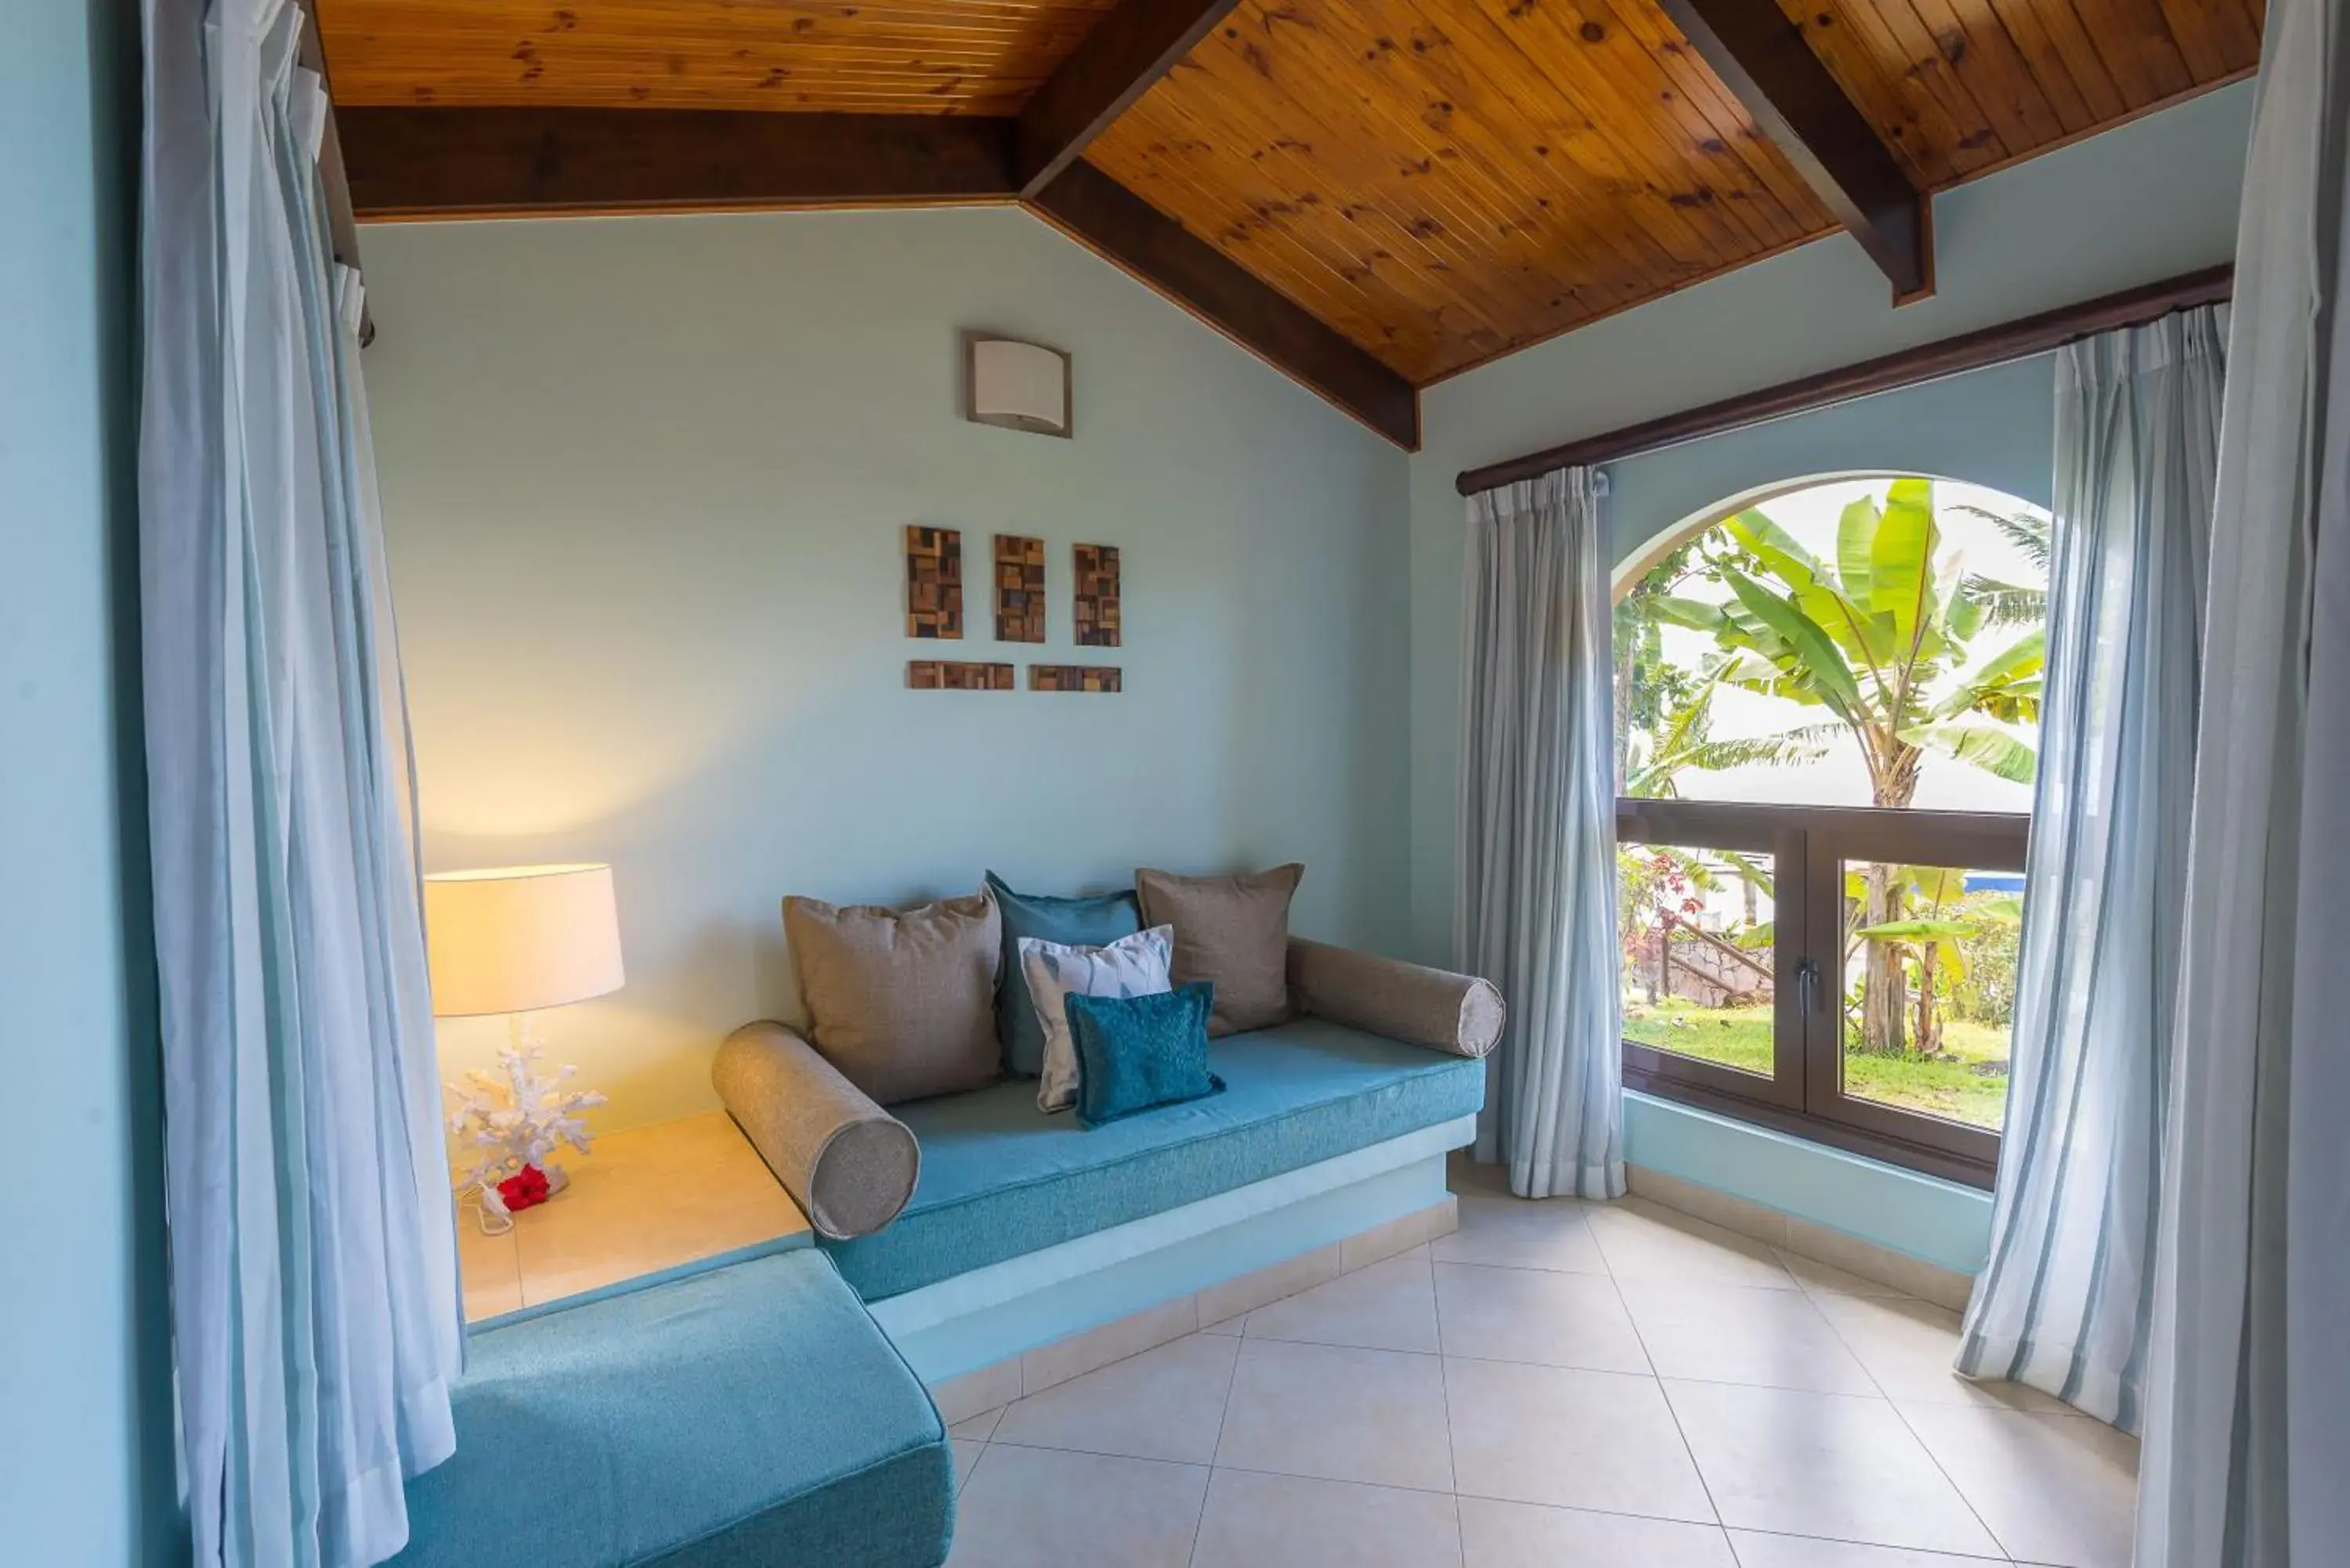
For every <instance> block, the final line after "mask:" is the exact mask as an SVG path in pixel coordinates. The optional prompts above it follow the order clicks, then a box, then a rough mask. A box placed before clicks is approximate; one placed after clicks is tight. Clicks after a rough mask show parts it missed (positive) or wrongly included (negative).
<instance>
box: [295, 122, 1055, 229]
mask: <svg viewBox="0 0 2350 1568" xmlns="http://www.w3.org/2000/svg"><path fill="white" fill-rule="evenodd" d="M338 119H339V121H340V126H341V131H342V147H343V161H344V165H345V168H346V169H347V171H348V177H349V181H350V191H351V204H352V207H353V209H354V210H355V211H356V212H357V213H358V215H359V217H361V218H369V219H384V218H455V217H494V216H517V217H518V216H525V215H536V214H549V213H656V212H691V211H704V210H709V209H713V208H726V209H731V210H735V211H746V210H756V209H760V208H767V207H795V206H826V205H853V204H856V203H859V202H967V201H983V200H988V199H996V200H1006V201H1008V200H1010V199H1011V198H1013V197H1014V195H1015V194H1016V193H1017V191H1018V187H1017V186H1016V185H1014V182H1013V179H1012V122H1011V121H1010V120H1008V119H980V118H976V117H969V116H962V115H866V114H769V113H760V112H756V111H745V110H739V109H456V108H448V109H443V108H432V109H407V108H378V109H368V108H359V107H352V108H346V109H340V110H338Z"/></svg>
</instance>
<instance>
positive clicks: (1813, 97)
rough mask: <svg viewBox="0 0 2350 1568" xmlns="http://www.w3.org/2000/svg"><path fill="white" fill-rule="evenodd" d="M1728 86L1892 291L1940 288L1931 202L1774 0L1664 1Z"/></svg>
mask: <svg viewBox="0 0 2350 1568" xmlns="http://www.w3.org/2000/svg"><path fill="white" fill-rule="evenodd" d="M1660 4H1661V5H1663V7H1664V10H1665V14H1666V15H1667V16H1670V17H1671V18H1672V20H1673V24H1674V26H1678V27H1679V29H1680V30H1681V32H1682V33H1683V34H1684V35H1686V36H1688V38H1689V41H1690V44H1691V45H1692V46H1694V47H1695V48H1696V49H1697V52H1698V54H1699V56H1700V57H1702V58H1703V59H1704V61H1705V63H1706V64H1707V65H1708V66H1711V67H1712V68H1713V73H1714V75H1716V76H1718V77H1720V78H1721V80H1722V85H1724V86H1725V87H1727V88H1730V90H1731V93H1733V94H1734V95H1736V97H1737V99H1738V101H1739V102H1741V103H1742V104H1744V105H1745V106H1746V110H1747V112H1748V113H1749V114H1752V116H1753V117H1754V119H1755V121H1756V123H1757V124H1759V125H1761V126H1762V128H1763V134H1764V135H1766V136H1768V137H1770V139H1771V140H1773V142H1775V143H1777V144H1778V148H1779V151H1781V152H1783V153H1784V154H1786V157H1787V161H1789V162H1790V163H1793V164H1794V166H1795V171H1796V172H1797V173H1799V174H1801V175H1802V176H1803V177H1804V182H1805V183H1806V184H1808V185H1810V186H1811V188H1812V190H1813V192H1814V194H1816V195H1817V196H1818V197H1819V199H1820V202H1821V203H1822V204H1823V205H1824V206H1825V207H1826V208H1827V209H1828V211H1829V212H1831V213H1835V217H1836V221H1837V222H1838V223H1842V224H1843V225H1844V226H1845V228H1846V230H1848V231H1850V233H1851V234H1852V236H1853V238H1855V239H1856V240H1858V241H1859V242H1860V245H1861V249H1863V250H1865V251H1866V252H1867V253H1868V257H1869V259H1870V260H1871V261H1873V262H1875V263H1876V264H1877V268H1878V270H1880V271H1882V272H1883V273H1884V274H1885V275H1886V277H1887V279H1888V280H1890V282H1891V283H1892V285H1893V299H1894V303H1895V304H1897V305H1898V304H1900V303H1902V302H1903V301H1905V300H1910V299H1918V298H1922V297H1923V296H1927V295H1929V294H1931V293H1933V291H1934V244H1933V223H1932V217H1931V213H1930V211H1929V200H1930V198H1929V197H1928V196H1927V195H1926V194H1925V193H1924V192H1920V191H1918V189H1917V188H1916V187H1914V186H1912V185H1911V184H1910V183H1909V177H1908V175H1906V174H1904V173H1903V172H1902V171H1901V165H1900V164H1899V163H1898V162H1896V161H1894V158H1893V154H1892V153H1890V152H1888V151H1886V148H1885V143H1884V142H1883V141H1882V140H1878V138H1877V131H1876V129H1875V128H1874V127H1873V126H1871V125H1870V124H1869V122H1868V118H1867V116H1866V115H1864V114H1862V113H1861V111H1860V110H1859V109H1858V108H1856V106H1855V105H1854V103H1853V101H1852V100H1851V99H1848V98H1846V96H1845V93H1844V89H1843V88H1840V87H1838V86H1837V85H1836V80H1835V78H1834V77H1833V76H1831V75H1829V74H1828V68H1827V67H1825V66H1824V65H1822V64H1821V63H1820V59H1819V57H1818V56H1816V55H1814V54H1813V53H1812V48H1811V46H1810V45H1809V44H1806V43H1805V42H1804V36H1803V33H1802V32H1801V30H1799V29H1798V28H1797V27H1796V26H1795V25H1794V23H1793V22H1790V21H1789V20H1787V16H1786V13H1784V12H1783V11H1782V10H1780V9H1779V6H1778V3H1777V0H1660Z"/></svg>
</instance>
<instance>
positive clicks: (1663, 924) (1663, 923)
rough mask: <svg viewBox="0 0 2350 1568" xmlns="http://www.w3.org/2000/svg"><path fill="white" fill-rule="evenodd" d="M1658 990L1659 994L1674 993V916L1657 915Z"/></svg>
mask: <svg viewBox="0 0 2350 1568" xmlns="http://www.w3.org/2000/svg"><path fill="white" fill-rule="evenodd" d="M1657 991H1658V992H1659V995H1662V996H1670V995H1672V993H1673V918H1672V917H1671V916H1670V915H1659V916H1658V917H1657Z"/></svg>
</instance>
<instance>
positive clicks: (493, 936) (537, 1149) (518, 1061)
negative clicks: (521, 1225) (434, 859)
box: [424, 866, 626, 1225]
mask: <svg viewBox="0 0 2350 1568" xmlns="http://www.w3.org/2000/svg"><path fill="white" fill-rule="evenodd" d="M424 929H425V941H426V947H427V950H428V953H429V956H430V959H431V962H432V1011H433V1012H434V1014H435V1015H436V1016H439V1017H442V1018H465V1017H475V1016H479V1015H482V1014H487V1013H504V1014H505V1016H506V1028H507V1033H508V1038H509V1041H510V1044H509V1046H508V1049H507V1050H506V1052H505V1053H504V1063H505V1069H506V1082H505V1083H504V1084H503V1085H501V1084H499V1083H498V1082H497V1080H495V1079H494V1078H491V1077H489V1076H488V1075H484V1074H473V1075H471V1077H472V1078H473V1081H474V1083H475V1085H476V1088H477V1093H476V1094H475V1096H473V1101H474V1102H475V1103H473V1104H472V1105H470V1106H469V1107H468V1109H467V1110H466V1111H464V1112H461V1113H460V1114H459V1116H456V1117H454V1118H452V1131H457V1132H461V1133H463V1132H470V1133H471V1134H472V1135H473V1137H472V1141H473V1143H474V1144H475V1145H477V1146H478V1147H479V1149H480V1152H481V1161H480V1163H478V1164H477V1165H476V1167H475V1169H474V1171H473V1173H471V1174H470V1175H469V1176H468V1178H467V1181H468V1183H469V1184H470V1185H472V1186H476V1187H479V1188H481V1189H483V1191H484V1194H485V1195H487V1194H491V1193H494V1192H495V1191H496V1189H497V1178H498V1177H499V1176H501V1175H503V1174H504V1173H505V1172H507V1171H513V1172H515V1174H516V1175H518V1176H522V1177H525V1178H527V1179H531V1180H533V1181H536V1182H539V1183H540V1185H539V1187H538V1188H537V1189H536V1191H535V1192H534V1193H532V1195H531V1196H530V1197H529V1199H528V1201H532V1202H536V1201H538V1200H540V1199H543V1198H544V1197H546V1195H547V1194H548V1193H549V1192H556V1191H561V1190H562V1188H563V1173H562V1172H561V1170H560V1169H558V1168H555V1167H553V1166H551V1165H548V1164H547V1163H546V1156H547V1154H548V1153H549V1152H550V1151H552V1150H553V1149H554V1148H555V1147H556V1146H557V1145H559V1144H569V1145H571V1146H572V1147H575V1148H577V1149H580V1150H581V1151H583V1152H584V1151H585V1150H586V1148H587V1137H586V1128H585V1127H583V1126H582V1124H581V1123H580V1122H579V1119H578V1115H577V1113H578V1112H579V1111H581V1110H584V1109H587V1108H588V1107H590V1106H598V1105H601V1104H602V1103H603V1101H604V1096H601V1095H598V1094H592V1093H587V1092H585V1091H580V1090H567V1089H564V1088H563V1087H562V1086H561V1085H562V1080H563V1079H565V1078H567V1077H569V1076H570V1075H571V1071H572V1070H571V1069H570V1068H568V1067H567V1068H564V1069H563V1070H562V1072H561V1073H560V1074H558V1075H556V1079H555V1080H554V1081H553V1082H548V1081H546V1080H543V1079H541V1078H540V1077H539V1076H538V1074H537V1071H536V1065H535V1062H536V1057H537V1055H538V1043H537V1040H536V1037H535V1033H534V1030H533V1026H532V1020H533V1017H534V1015H535V1014H536V1013H538V1012H541V1011H543V1010H544V1009H546V1008H550V1007H562V1006H565V1005H567V1004H568V1003H571V1002H585V1001H587V999H588V998H590V997H595V996H602V995H604V994H606V993H607V992H614V991H618V990H619V989H620V985H621V982H622V981H623V980H625V978H626V976H625V974H624V973H623V971H622V970H621V967H620V919H619V909H618V907H617V906H616V905H615V903H614V901H613V898H612V868H611V867H609V866H508V867H499V868H497V869H494V870H487V871H446V872H442V873H440V874H438V875H436V876H432V877H426V878H424ZM500 1090H503V1091H504V1096H505V1097H506V1098H507V1099H508V1100H509V1101H510V1102H511V1106H510V1107H509V1108H508V1109H505V1110H503V1111H501V1110H499V1109H498V1108H497V1107H496V1106H495V1103H494V1099H493V1098H489V1097H486V1096H494V1095H495V1094H496V1093H497V1092H498V1091H500ZM469 1118H470V1119H469ZM474 1123H478V1124H479V1125H478V1126H476V1125H473V1124H474ZM534 1172H536V1175H535V1176H534V1175H533V1173H534ZM509 1196H511V1194H510V1195H509ZM493 1201H494V1199H493ZM487 1218H488V1217H487V1216H486V1215H485V1217H484V1220H485V1225H486V1221H487Z"/></svg>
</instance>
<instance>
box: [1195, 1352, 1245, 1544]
mask: <svg viewBox="0 0 2350 1568" xmlns="http://www.w3.org/2000/svg"><path fill="white" fill-rule="evenodd" d="M1243 1316H1245V1314H1243ZM1241 1326H1242V1328H1243V1330H1245V1329H1246V1328H1247V1326H1248V1325H1247V1324H1246V1323H1245V1322H1243V1324H1242V1325H1241ZM1247 1349H1248V1344H1247V1341H1246V1340H1245V1339H1243V1341H1242V1343H1241V1345H1240V1346H1239V1347H1238V1348H1237V1349H1235V1350H1234V1351H1233V1352H1232V1372H1231V1373H1230V1374H1229V1375H1228V1376H1226V1377H1225V1378H1224V1402H1223V1403H1222V1405H1221V1406H1219V1407H1217V1409H1216V1440H1215V1441H1214V1442H1212V1443H1210V1444H1209V1445H1208V1484H1207V1486H1206V1487H1205V1488H1204V1489H1202V1490H1201V1493H1200V1518H1199V1521H1198V1522H1197V1523H1195V1524H1193V1525H1192V1526H1191V1552H1190V1554H1189V1555H1187V1556H1186V1557H1185V1558H1184V1559H1183V1561H1184V1562H1185V1563H1188V1564H1191V1565H1193V1568H1197V1564H1198V1563H1199V1560H1200V1537H1201V1535H1203V1534H1205V1533H1206V1532H1207V1529H1208V1503H1209V1501H1210V1500H1211V1499H1212V1498H1213V1497H1214V1496H1215V1495H1216V1470H1217V1469H1218V1468H1219V1467H1218V1466H1217V1464H1216V1456H1217V1455H1218V1454H1220V1453H1222V1451H1223V1448H1224V1418H1225V1417H1228V1416H1230V1415H1231V1414H1232V1387H1233V1386H1234V1385H1235V1384H1237V1383H1238V1382H1239V1381H1240V1377H1241V1356H1242V1355H1243V1353H1244V1352H1245V1351H1246V1350H1247Z"/></svg>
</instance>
